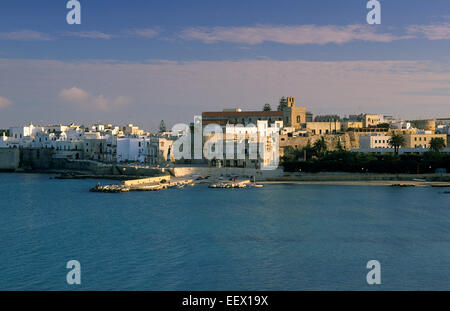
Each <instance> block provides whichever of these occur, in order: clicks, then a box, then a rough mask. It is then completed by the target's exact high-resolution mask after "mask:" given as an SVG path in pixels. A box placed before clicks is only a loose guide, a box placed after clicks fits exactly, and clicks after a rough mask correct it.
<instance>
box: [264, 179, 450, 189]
mask: <svg viewBox="0 0 450 311" xmlns="http://www.w3.org/2000/svg"><path fill="white" fill-rule="evenodd" d="M258 183H260V184H264V185H321V186H383V187H386V186H399V187H429V186H431V187H442V188H445V187H449V188H450V183H445V182H433V181H411V180H352V181H349V180H346V181H344V180H340V181H338V180H330V181H300V180H297V181H296V180H290V181H287V180H279V181H274V180H272V181H260V182H258Z"/></svg>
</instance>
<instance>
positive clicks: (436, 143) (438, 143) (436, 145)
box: [430, 137, 445, 152]
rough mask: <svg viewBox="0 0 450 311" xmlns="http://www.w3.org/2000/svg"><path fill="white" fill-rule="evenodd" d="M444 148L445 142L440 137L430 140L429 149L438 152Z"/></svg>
mask: <svg viewBox="0 0 450 311" xmlns="http://www.w3.org/2000/svg"><path fill="white" fill-rule="evenodd" d="M444 148H445V142H444V140H443V139H442V138H441V137H435V138H432V139H431V140H430V149H431V150H433V151H435V152H439V151H441V150H442V149H444Z"/></svg>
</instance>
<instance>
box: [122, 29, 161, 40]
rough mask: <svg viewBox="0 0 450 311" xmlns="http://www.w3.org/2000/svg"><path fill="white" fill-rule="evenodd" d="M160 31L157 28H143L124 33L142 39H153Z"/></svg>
mask: <svg viewBox="0 0 450 311" xmlns="http://www.w3.org/2000/svg"><path fill="white" fill-rule="evenodd" d="M159 32H160V30H159V29H157V28H144V29H131V30H129V31H126V33H127V34H129V35H133V36H138V37H143V38H155V37H157V36H158V34H159Z"/></svg>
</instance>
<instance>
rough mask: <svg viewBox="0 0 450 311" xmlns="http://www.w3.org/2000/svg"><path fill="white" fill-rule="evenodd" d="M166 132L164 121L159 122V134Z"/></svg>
mask: <svg viewBox="0 0 450 311" xmlns="http://www.w3.org/2000/svg"><path fill="white" fill-rule="evenodd" d="M165 131H166V123H165V122H164V120H161V123H159V132H160V133H164V132H165Z"/></svg>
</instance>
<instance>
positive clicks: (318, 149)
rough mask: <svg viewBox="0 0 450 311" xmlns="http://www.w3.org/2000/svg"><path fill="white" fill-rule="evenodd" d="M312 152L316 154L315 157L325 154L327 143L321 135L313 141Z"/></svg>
mask: <svg viewBox="0 0 450 311" xmlns="http://www.w3.org/2000/svg"><path fill="white" fill-rule="evenodd" d="M313 148H314V152H315V154H316V155H317V157H319V158H320V157H322V156H324V155H325V154H326V152H327V143H326V141H325V138H324V137H323V136H322V137H321V138H320V139H319V140H317V141H316V142H315V143H314V146H313Z"/></svg>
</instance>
